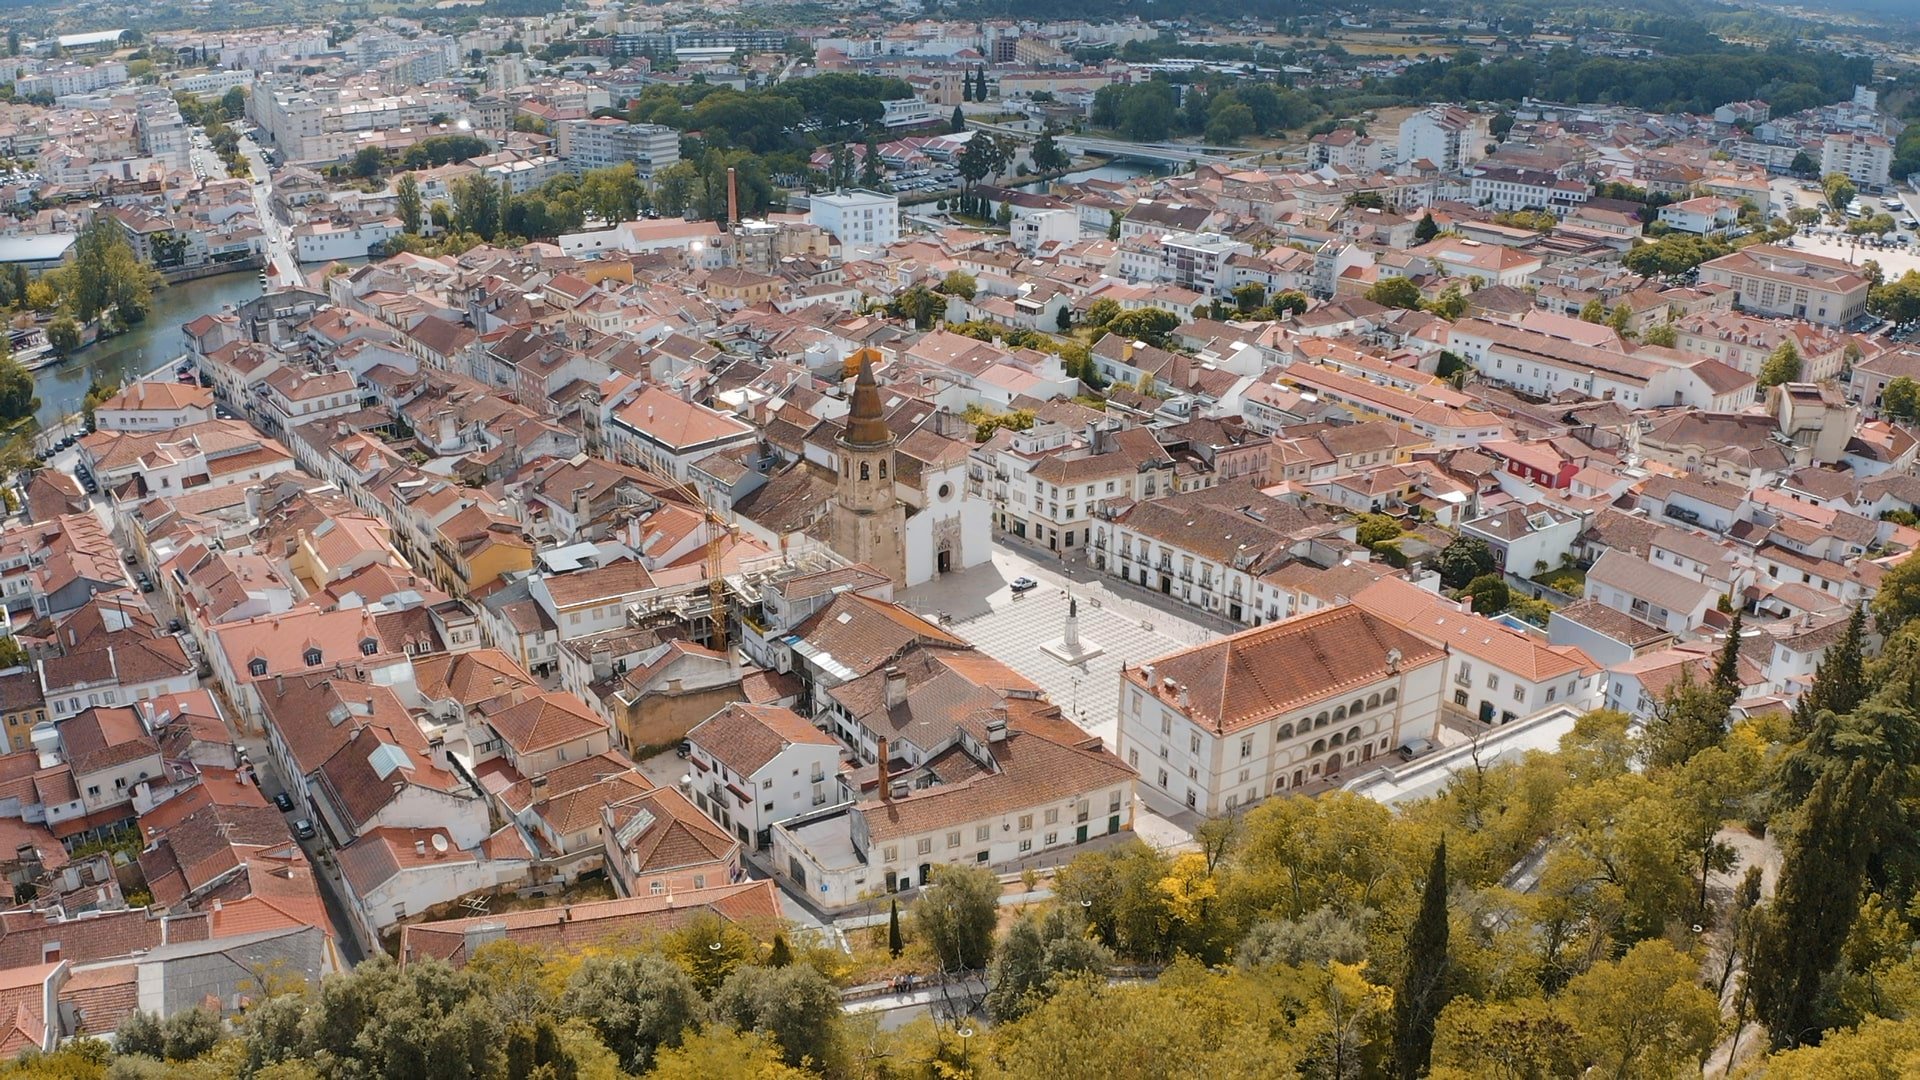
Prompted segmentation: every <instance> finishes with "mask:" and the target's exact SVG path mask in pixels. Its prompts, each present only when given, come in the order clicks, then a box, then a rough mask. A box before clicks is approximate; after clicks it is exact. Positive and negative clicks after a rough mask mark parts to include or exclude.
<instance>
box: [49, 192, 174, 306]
mask: <svg viewBox="0 0 1920 1080" xmlns="http://www.w3.org/2000/svg"><path fill="white" fill-rule="evenodd" d="M72 251H73V256H72V259H71V261H70V262H68V264H67V265H65V266H63V267H61V268H59V269H58V270H51V271H48V272H47V273H46V274H44V275H42V278H43V280H44V281H45V282H46V283H47V284H48V285H49V286H51V287H52V288H53V289H54V290H55V291H56V292H58V293H59V294H60V300H61V302H63V303H64V304H65V305H66V306H67V308H68V309H69V310H70V311H71V312H72V314H73V316H74V318H76V319H78V320H79V321H80V322H82V323H90V322H93V321H94V320H95V319H97V318H99V317H100V316H101V315H102V314H104V313H106V312H107V311H110V310H111V311H116V312H118V313H119V315H120V317H121V319H122V320H123V321H124V322H126V323H127V324H129V325H131V324H133V323H137V322H139V321H141V320H142V319H144V318H146V313H147V312H148V311H149V310H151V308H152V303H153V289H154V286H155V284H156V283H157V282H158V281H159V280H160V278H159V275H158V274H156V273H155V272H154V270H153V269H152V268H151V267H147V266H142V265H141V264H140V261H139V260H138V259H137V258H135V257H134V254H133V248H132V247H130V246H129V245H128V244H127V239H126V237H125V236H124V235H123V234H122V233H121V230H120V226H119V225H118V224H117V223H116V222H115V220H114V219H113V218H112V217H110V216H109V215H106V214H99V215H96V216H95V217H94V219H93V220H92V221H90V222H88V223H87V226H86V228H84V229H81V230H80V235H79V236H78V237H77V238H75V240H74V243H73V248H72Z"/></svg>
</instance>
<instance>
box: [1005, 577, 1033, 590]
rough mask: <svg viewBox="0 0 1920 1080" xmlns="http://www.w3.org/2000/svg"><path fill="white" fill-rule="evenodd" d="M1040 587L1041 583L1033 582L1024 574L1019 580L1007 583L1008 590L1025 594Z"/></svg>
mask: <svg viewBox="0 0 1920 1080" xmlns="http://www.w3.org/2000/svg"><path fill="white" fill-rule="evenodd" d="M1039 587H1040V583H1039V582H1037V581H1035V580H1033V579H1032V578H1030V577H1027V576H1026V575H1024V574H1022V575H1021V576H1019V577H1017V578H1014V579H1013V580H1012V581H1010V582H1008V583H1007V588H1009V589H1012V590H1013V591H1014V592H1017V593H1023V592H1026V591H1027V590H1029V589H1037V588H1039Z"/></svg>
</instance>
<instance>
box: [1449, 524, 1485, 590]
mask: <svg viewBox="0 0 1920 1080" xmlns="http://www.w3.org/2000/svg"><path fill="white" fill-rule="evenodd" d="M1434 569H1436V570H1438V571H1439V572H1440V583H1441V584H1442V585H1445V586H1446V587H1447V588H1449V589H1464V588H1466V587H1467V583H1468V582H1470V581H1472V580H1473V579H1474V578H1477V577H1480V576H1481V575H1483V574H1491V573H1493V572H1494V571H1495V570H1496V569H1497V565H1496V563H1495V560H1494V557H1493V550H1492V549H1491V548H1489V547H1487V542H1486V541H1485V540H1482V539H1480V538H1479V537H1476V536H1460V537H1455V538H1454V539H1453V540H1452V542H1450V543H1448V544H1447V546H1446V547H1444V548H1441V549H1440V554H1439V555H1436V556H1435V557H1434Z"/></svg>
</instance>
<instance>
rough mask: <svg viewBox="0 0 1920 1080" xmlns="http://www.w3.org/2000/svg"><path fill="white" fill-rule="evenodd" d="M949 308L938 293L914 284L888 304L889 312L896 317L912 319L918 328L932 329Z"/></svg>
mask: <svg viewBox="0 0 1920 1080" xmlns="http://www.w3.org/2000/svg"><path fill="white" fill-rule="evenodd" d="M945 310H947V302H946V300H945V299H943V298H942V297H941V296H940V295H939V294H938V293H935V292H934V291H933V290H932V289H929V288H927V287H926V286H925V285H920V284H914V285H910V286H908V287H907V288H905V289H903V290H901V291H900V293H899V294H898V295H897V296H895V297H894V298H893V301H892V302H891V303H889V304H888V305H887V312H888V314H890V315H892V316H893V317H894V318H896V319H912V320H913V325H914V326H915V327H916V328H917V329H921V330H930V329H932V328H933V323H934V320H936V319H938V318H939V317H940V314H941V312H944V311H945Z"/></svg>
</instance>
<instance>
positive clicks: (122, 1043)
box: [113, 1009, 167, 1059]
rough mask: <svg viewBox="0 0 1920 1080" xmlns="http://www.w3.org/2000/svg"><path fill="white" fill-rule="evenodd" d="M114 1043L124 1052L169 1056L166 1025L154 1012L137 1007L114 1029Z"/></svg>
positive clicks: (155, 1057) (157, 1057) (158, 1056)
mask: <svg viewBox="0 0 1920 1080" xmlns="http://www.w3.org/2000/svg"><path fill="white" fill-rule="evenodd" d="M113 1044H114V1047H115V1048H116V1049H118V1050H119V1051H120V1052H121V1053H123V1054H139V1055H142V1056H143V1057H150V1058H154V1059H159V1058H164V1057H166V1056H167V1031H166V1025H165V1024H164V1023H162V1022H161V1020H160V1017H158V1016H156V1015H154V1014H153V1013H150V1012H141V1011H140V1010H138V1009H135V1010H134V1011H133V1012H131V1013H129V1014H127V1018H126V1019H125V1020H122V1021H121V1022H120V1026H119V1027H118V1028H116V1029H115V1030H114V1033H113Z"/></svg>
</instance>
